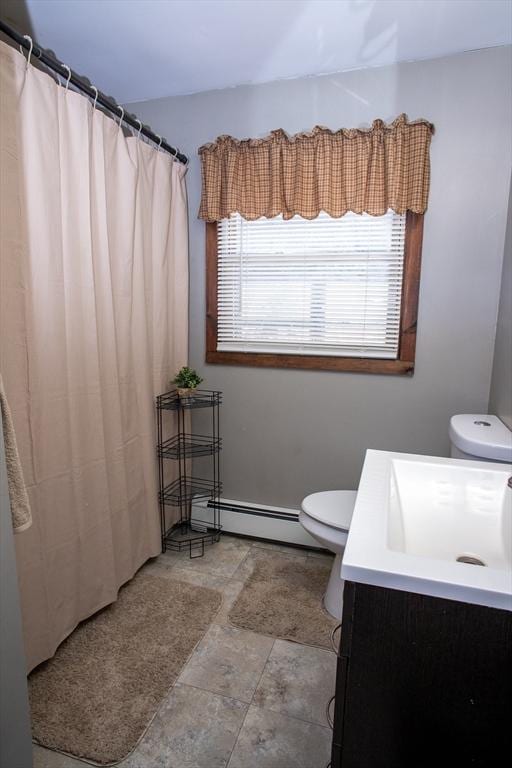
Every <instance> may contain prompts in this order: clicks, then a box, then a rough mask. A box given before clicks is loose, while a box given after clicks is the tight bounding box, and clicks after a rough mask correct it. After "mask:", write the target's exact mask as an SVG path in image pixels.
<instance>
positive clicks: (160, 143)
mask: <svg viewBox="0 0 512 768" xmlns="http://www.w3.org/2000/svg"><path fill="white" fill-rule="evenodd" d="M155 136H156V137H157V138H159V139H160V141H159V142H158V149H160V147H161V146H162V141H163V139H162V137H161V136H158V133H155Z"/></svg>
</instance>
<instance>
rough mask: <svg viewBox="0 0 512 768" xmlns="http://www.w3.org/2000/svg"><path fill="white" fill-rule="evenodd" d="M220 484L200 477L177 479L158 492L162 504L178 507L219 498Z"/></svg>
mask: <svg viewBox="0 0 512 768" xmlns="http://www.w3.org/2000/svg"><path fill="white" fill-rule="evenodd" d="M221 490H222V483H220V482H216V481H215V480H206V479H204V478H202V477H178V479H177V480H174V482H172V483H169V485H167V486H165V488H163V489H162V490H161V491H160V501H161V502H162V503H163V504H170V505H171V506H175V507H179V506H181V505H182V504H185V503H187V502H192V501H199V499H212V498H214V497H215V496H220V493H221Z"/></svg>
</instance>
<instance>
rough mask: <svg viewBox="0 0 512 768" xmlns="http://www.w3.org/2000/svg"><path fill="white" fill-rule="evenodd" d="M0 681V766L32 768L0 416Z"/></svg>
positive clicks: (0, 419) (14, 561)
mask: <svg viewBox="0 0 512 768" xmlns="http://www.w3.org/2000/svg"><path fill="white" fill-rule="evenodd" d="M18 535H19V536H23V533H20V534H18ZM0 681H1V684H0V768H32V736H31V732H30V716H29V708H28V695H27V677H26V664H25V654H24V650H23V636H22V633H21V610H20V602H19V592H18V576H17V573H16V558H15V554H14V534H13V532H12V522H11V507H10V504H9V491H8V487H7V473H6V469H5V452H4V438H3V432H2V418H1V416H0Z"/></svg>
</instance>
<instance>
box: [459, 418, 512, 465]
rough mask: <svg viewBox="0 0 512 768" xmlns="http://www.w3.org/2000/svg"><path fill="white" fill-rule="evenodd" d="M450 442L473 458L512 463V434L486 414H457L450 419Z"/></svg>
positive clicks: (498, 421)
mask: <svg viewBox="0 0 512 768" xmlns="http://www.w3.org/2000/svg"><path fill="white" fill-rule="evenodd" d="M450 440H451V441H452V443H453V445H456V446H457V448H458V449H459V450H461V451H464V453H469V454H471V456H475V458H482V459H491V460H494V461H506V462H508V461H512V432H511V431H510V429H509V428H508V427H507V426H506V425H505V424H504V423H503V422H502V421H501V419H498V417H497V416H492V415H490V414H488V413H484V414H482V413H459V414H458V415H457V416H452V418H451V419H450Z"/></svg>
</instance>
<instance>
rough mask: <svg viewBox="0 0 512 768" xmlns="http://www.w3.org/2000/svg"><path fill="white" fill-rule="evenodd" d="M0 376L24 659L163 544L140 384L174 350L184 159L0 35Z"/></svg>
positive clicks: (157, 382)
mask: <svg viewBox="0 0 512 768" xmlns="http://www.w3.org/2000/svg"><path fill="white" fill-rule="evenodd" d="M0 46H1V47H0V77H1V103H0V113H1V121H2V122H1V126H0V128H1V131H0V137H1V161H0V169H1V178H0V194H1V200H0V203H1V220H0V231H1V243H0V245H1V251H0V256H1V262H0V263H1V281H0V291H1V293H0V328H1V348H0V372H1V373H2V375H3V378H4V383H5V389H6V393H7V397H8V399H9V403H10V406H11V410H12V414H13V421H14V427H15V430H16V435H17V439H18V447H19V451H20V456H21V463H22V466H23V469H24V473H25V481H26V483H27V487H28V492H29V497H30V503H31V508H32V516H33V525H32V527H31V528H30V529H29V530H27V531H25V532H23V533H22V534H20V535H19V536H17V537H16V546H17V563H18V578H19V582H20V591H21V601H22V613H23V622H24V636H25V650H26V657H27V666H28V669H32V668H33V667H34V666H35V665H37V664H39V663H40V662H41V661H44V660H45V659H47V658H49V657H50V656H52V655H53V654H54V653H55V650H56V648H57V646H58V645H59V643H60V642H61V641H62V640H63V639H64V638H65V637H66V636H67V635H68V634H69V633H70V632H71V631H72V630H73V629H74V627H75V626H76V625H77V624H78V622H80V621H81V620H82V619H84V618H86V617H87V616H90V615H91V614H92V613H94V612H95V611H97V610H98V609H100V608H101V607H103V606H105V605H107V604H108V603H110V602H112V601H114V600H115V599H116V595H117V592H118V590H119V588H120V586H121V585H122V584H123V583H124V582H126V581H127V580H129V579H130V578H131V577H132V576H133V574H134V573H135V571H136V570H137V569H138V568H139V567H140V566H141V565H142V564H143V563H144V562H145V560H147V559H148V558H149V557H151V556H154V555H157V554H158V553H159V551H160V538H159V512H158V505H157V474H156V462H155V445H156V437H155V418H154V396H155V394H157V393H158V392H162V391H165V389H166V388H168V383H169V379H170V377H171V375H172V374H173V373H174V372H175V371H176V370H177V369H178V368H180V367H181V366H182V365H184V364H185V363H186V361H187V315H188V309H187V307H188V253H187V248H188V245H187V204H186V187H185V168H184V167H183V166H182V165H181V164H179V163H176V162H174V161H173V159H172V157H171V156H170V155H168V154H166V153H163V152H159V151H157V150H156V149H155V148H152V147H150V146H148V145H147V144H145V143H143V141H141V140H138V139H137V138H136V137H128V138H126V137H125V136H124V134H123V131H122V129H121V128H120V127H119V126H118V124H117V123H116V122H114V121H113V120H112V119H110V118H108V117H106V116H105V115H104V114H103V113H101V112H99V111H98V110H96V109H94V108H93V105H92V104H91V103H90V102H89V101H88V99H86V98H84V97H83V96H81V95H79V94H77V93H75V92H73V91H71V90H67V89H66V88H65V87H64V85H60V84H57V83H56V82H55V81H54V80H53V79H52V78H51V77H50V76H49V75H47V74H46V73H44V72H41V71H40V70H38V69H35V68H34V67H32V66H31V65H27V62H26V60H25V59H24V57H23V56H22V55H21V54H20V53H18V52H17V51H16V50H14V49H13V48H11V47H9V46H7V45H5V44H4V43H0Z"/></svg>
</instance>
